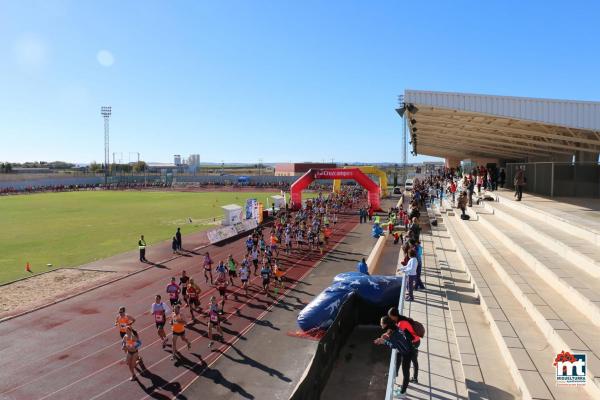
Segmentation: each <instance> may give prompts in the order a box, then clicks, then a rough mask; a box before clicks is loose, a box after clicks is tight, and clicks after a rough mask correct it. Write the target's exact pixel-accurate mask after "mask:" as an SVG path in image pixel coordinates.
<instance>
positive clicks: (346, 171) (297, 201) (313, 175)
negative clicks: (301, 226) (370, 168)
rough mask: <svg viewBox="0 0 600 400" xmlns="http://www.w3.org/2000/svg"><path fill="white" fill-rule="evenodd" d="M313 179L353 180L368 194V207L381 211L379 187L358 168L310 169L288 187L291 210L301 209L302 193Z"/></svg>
mask: <svg viewBox="0 0 600 400" xmlns="http://www.w3.org/2000/svg"><path fill="white" fill-rule="evenodd" d="M315 179H354V180H355V181H356V182H358V184H359V185H361V186H362V187H364V188H365V189H367V191H368V192H369V197H368V199H369V207H370V208H371V209H372V210H374V211H378V210H381V203H380V198H379V186H377V184H376V183H375V182H373V181H372V180H371V178H369V177H368V176H367V175H365V174H364V173H363V172H362V171H361V170H360V169H358V168H328V169H311V170H309V171H308V172H307V173H305V174H304V175H302V176H301V177H300V178H298V180H296V182H294V183H292V186H291V187H290V194H291V200H292V208H293V209H296V210H297V209H299V208H301V207H302V191H303V190H304V189H306V188H307V187H308V186H309V185H310V184H311V183H312V182H313V181H314V180H315Z"/></svg>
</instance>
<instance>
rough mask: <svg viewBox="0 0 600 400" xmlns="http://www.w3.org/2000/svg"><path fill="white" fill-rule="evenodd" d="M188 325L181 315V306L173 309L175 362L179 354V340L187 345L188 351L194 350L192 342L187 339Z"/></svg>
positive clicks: (172, 328) (173, 357)
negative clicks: (186, 330) (186, 327)
mask: <svg viewBox="0 0 600 400" xmlns="http://www.w3.org/2000/svg"><path fill="white" fill-rule="evenodd" d="M186 325H187V322H186V321H185V318H183V315H181V306H180V305H179V304H177V305H176V306H175V307H174V308H173V316H172V317H171V330H172V331H173V355H172V356H171V360H175V358H176V356H177V354H179V352H178V351H177V340H178V339H179V338H181V340H183V341H184V342H186V343H187V348H188V350H190V349H191V348H192V342H190V341H189V340H188V339H187V338H186V337H185V326H186Z"/></svg>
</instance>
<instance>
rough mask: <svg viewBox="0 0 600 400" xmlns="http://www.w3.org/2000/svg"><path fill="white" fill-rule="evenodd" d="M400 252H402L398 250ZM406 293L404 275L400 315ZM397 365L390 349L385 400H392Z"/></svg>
mask: <svg viewBox="0 0 600 400" xmlns="http://www.w3.org/2000/svg"><path fill="white" fill-rule="evenodd" d="M400 251H402V250H400ZM400 260H402V257H398V265H401V264H400ZM396 268H397V267H396ZM405 293H406V274H404V273H403V274H402V289H400V299H399V300H398V312H399V313H400V315H402V311H403V309H404V296H405ZM397 365H398V350H396V349H392V355H391V357H390V368H389V371H388V381H387V388H386V390H385V400H392V399H393V398H394V383H395V382H396V370H397Z"/></svg>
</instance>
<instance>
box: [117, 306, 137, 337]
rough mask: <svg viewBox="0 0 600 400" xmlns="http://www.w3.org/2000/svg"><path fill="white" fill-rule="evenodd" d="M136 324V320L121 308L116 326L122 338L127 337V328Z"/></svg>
mask: <svg viewBox="0 0 600 400" xmlns="http://www.w3.org/2000/svg"><path fill="white" fill-rule="evenodd" d="M134 322H135V318H133V317H132V316H131V315H129V314H126V313H125V307H119V313H118V314H117V318H116V319H115V326H118V327H119V335H120V336H121V338H123V336H125V333H126V332H127V327H128V326H131V325H132V324H133V323H134Z"/></svg>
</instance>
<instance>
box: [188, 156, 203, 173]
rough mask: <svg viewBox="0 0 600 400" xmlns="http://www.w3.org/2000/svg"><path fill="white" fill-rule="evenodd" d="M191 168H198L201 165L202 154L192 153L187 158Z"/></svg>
mask: <svg viewBox="0 0 600 400" xmlns="http://www.w3.org/2000/svg"><path fill="white" fill-rule="evenodd" d="M187 164H188V165H189V167H190V169H194V170H196V169H197V168H198V167H199V166H200V154H190V155H189V157H188V159H187Z"/></svg>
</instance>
